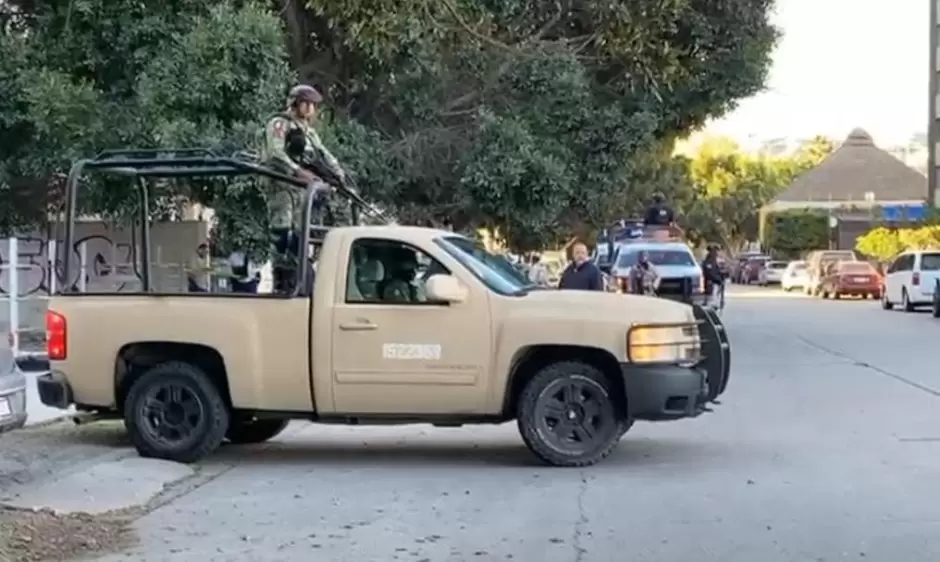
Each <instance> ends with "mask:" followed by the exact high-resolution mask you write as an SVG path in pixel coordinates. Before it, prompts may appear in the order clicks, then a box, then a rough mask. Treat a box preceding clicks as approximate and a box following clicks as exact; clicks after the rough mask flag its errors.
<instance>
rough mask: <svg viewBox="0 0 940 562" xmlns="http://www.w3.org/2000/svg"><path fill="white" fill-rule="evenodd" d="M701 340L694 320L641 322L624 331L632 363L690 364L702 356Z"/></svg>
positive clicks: (629, 358) (628, 356)
mask: <svg viewBox="0 0 940 562" xmlns="http://www.w3.org/2000/svg"><path fill="white" fill-rule="evenodd" d="M701 353H702V340H701V338H700V337H699V335H698V325H697V324H695V323H679V324H643V325H636V326H633V327H631V328H630V330H629V331H628V332H627V360H628V361H630V362H631V363H677V364H691V363H695V362H697V361H698V360H699V359H700V358H701Z"/></svg>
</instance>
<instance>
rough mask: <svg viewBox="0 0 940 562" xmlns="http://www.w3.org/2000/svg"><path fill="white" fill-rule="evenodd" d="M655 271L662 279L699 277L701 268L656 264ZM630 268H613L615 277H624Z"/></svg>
mask: <svg viewBox="0 0 940 562" xmlns="http://www.w3.org/2000/svg"><path fill="white" fill-rule="evenodd" d="M653 267H655V268H656V273H657V274H658V275H659V276H660V277H661V278H663V279H681V278H683V277H701V276H702V269H701V268H700V267H699V266H697V265H656V266H653ZM629 272H630V268H619V267H618V268H615V269H614V271H613V274H614V276H615V277H625V276H627V275H628V274H629Z"/></svg>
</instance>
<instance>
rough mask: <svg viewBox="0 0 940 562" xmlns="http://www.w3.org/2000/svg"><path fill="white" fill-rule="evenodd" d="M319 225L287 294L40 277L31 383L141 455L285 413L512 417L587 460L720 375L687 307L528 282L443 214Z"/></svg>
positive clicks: (265, 432) (716, 350) (202, 447)
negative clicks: (39, 365)
mask: <svg viewBox="0 0 940 562" xmlns="http://www.w3.org/2000/svg"><path fill="white" fill-rule="evenodd" d="M114 165H115V166H117V165H118V164H114ZM73 189H74V187H73ZM142 224H143V226H142V228H144V229H146V228H147V222H146V221H143V222H142ZM311 230H314V229H311ZM321 231H322V232H323V235H322V236H314V235H311V234H310V233H309V232H308V233H307V234H305V235H304V242H305V243H308V244H313V245H315V246H316V252H315V254H316V255H317V264H316V268H315V270H316V273H315V276H314V275H313V269H312V268H299V269H298V273H297V276H298V279H297V280H298V282H297V284H296V285H295V286H294V287H293V290H292V291H290V292H289V293H286V294H284V293H272V294H265V295H257V294H239V293H211V292H210V293H165V292H158V291H155V290H153V289H152V287H149V289H150V290H148V284H147V283H143V285H144V287H145V289H144V291H143V292H141V293H139V294H128V293H93V294H92V293H81V292H77V291H72V290H68V289H67V290H65V291H64V292H62V293H60V294H57V295H54V296H53V297H52V298H51V300H50V303H49V311H48V315H47V332H48V342H47V345H48V354H49V360H50V367H51V373H50V374H48V375H46V376H43V377H41V378H40V379H39V382H38V386H39V391H40V397H41V399H42V401H43V402H44V403H45V404H47V405H50V406H55V407H59V408H68V407H69V406H71V405H74V406H75V407H76V408H77V409H79V410H82V411H86V412H94V415H96V416H99V417H102V418H106V417H120V418H123V419H124V421H125V424H126V426H127V429H128V432H129V434H130V437H131V439H132V441H133V443H134V445H135V446H136V448H137V450H138V452H139V453H140V454H141V455H144V456H148V457H157V458H163V459H170V460H176V461H179V462H194V461H197V460H199V459H201V458H203V457H204V456H206V455H207V454H210V453H211V452H212V451H213V450H214V449H215V448H217V447H218V446H219V445H220V444H221V443H222V442H223V441H226V440H227V441H229V442H232V443H257V442H262V441H265V440H267V439H270V438H272V437H274V436H275V435H277V434H278V433H279V432H280V431H282V430H283V429H284V427H285V426H286V424H287V422H288V420H291V419H303V420H310V421H314V422H319V423H343V424H371V423H382V424H388V423H431V424H435V425H442V426H454V425H461V424H468V423H503V422H507V421H511V420H516V422H517V424H518V426H519V430H520V433H521V435H522V437H523V440H524V441H525V443H526V445H527V446H528V447H529V448H530V449H531V450H532V451H533V453H534V454H535V455H536V456H537V457H539V458H540V459H541V460H542V461H544V462H546V463H548V464H550V465H557V466H585V465H590V464H594V463H596V462H598V461H600V460H601V459H603V458H604V457H606V456H607V455H608V454H609V453H610V452H611V451H612V450H613V449H614V447H615V446H616V444H617V442H619V440H620V438H621V436H622V435H623V434H624V433H625V432H626V431H627V430H628V429H629V428H630V427H631V426H632V425H633V423H634V422H635V421H637V420H648V421H665V420H676V419H683V418H689V417H696V416H699V415H701V414H702V413H704V412H707V411H710V407H709V404H710V403H713V402H714V401H715V400H716V399H717V397H718V396H719V395H720V394H721V393H722V392H724V390H725V388H726V386H727V382H728V376H729V370H730V353H731V350H730V345H729V343H728V339H727V335H726V334H725V332H724V327H723V325H721V323H720V321H719V320H718V318H717V316H715V315H714V314H712V313H710V312H709V311H706V310H704V309H702V308H699V307H692V306H688V305H685V304H681V303H676V302H669V301H664V300H660V299H654V298H647V297H642V296H626V297H624V296H618V295H613V294H607V293H597V292H583V291H556V290H544V289H540V288H537V287H533V286H531V285H529V284H528V283H527V282H526V280H525V279H524V278H523V277H522V276H521V275H519V274H518V273H515V271H514V270H513V269H512V268H511V267H507V265H508V264H507V263H506V262H505V260H504V258H502V257H500V256H497V255H494V254H492V253H490V252H488V251H487V250H485V249H484V248H483V247H482V246H481V245H480V244H479V243H477V242H476V241H474V240H472V239H470V238H467V237H464V236H461V235H458V234H454V233H453V232H449V231H443V230H435V229H429V228H418V227H406V226H398V225H378V226H366V225H348V226H335V227H332V228H328V229H323V230H321ZM142 238H145V236H144V237H142ZM143 269H144V270H146V268H143Z"/></svg>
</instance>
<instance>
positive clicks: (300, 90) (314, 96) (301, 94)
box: [287, 84, 323, 107]
mask: <svg viewBox="0 0 940 562" xmlns="http://www.w3.org/2000/svg"><path fill="white" fill-rule="evenodd" d="M321 101H323V96H322V95H320V92H318V91H317V89H316V88H314V87H313V86H309V85H307V84H298V85H297V86H294V87H293V88H291V89H290V93H288V94H287V106H288V107H293V106H295V105H296V104H298V103H300V102H309V103H320V102H321Z"/></svg>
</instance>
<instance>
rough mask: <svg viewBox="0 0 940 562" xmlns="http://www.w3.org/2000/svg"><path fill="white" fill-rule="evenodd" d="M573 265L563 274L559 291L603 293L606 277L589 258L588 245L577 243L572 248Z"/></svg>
mask: <svg viewBox="0 0 940 562" xmlns="http://www.w3.org/2000/svg"><path fill="white" fill-rule="evenodd" d="M571 258H572V259H571V263H570V264H569V265H568V267H566V268H565V271H564V273H562V274H561V281H560V282H559V283H558V288H559V289H574V290H576V291H603V290H604V275H603V274H602V273H601V270H600V269H598V268H597V266H596V265H594V264H593V263H591V260H590V259H589V257H588V249H587V245H586V244H584V242H575V243H574V245H573V246H572V247H571Z"/></svg>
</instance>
